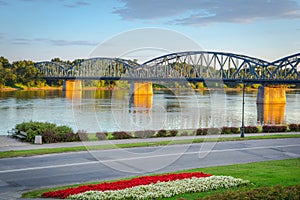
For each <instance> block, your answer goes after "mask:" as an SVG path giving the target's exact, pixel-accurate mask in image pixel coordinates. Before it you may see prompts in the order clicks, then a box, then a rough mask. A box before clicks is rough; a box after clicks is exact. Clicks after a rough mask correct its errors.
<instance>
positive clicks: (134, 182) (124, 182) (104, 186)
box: [42, 172, 212, 198]
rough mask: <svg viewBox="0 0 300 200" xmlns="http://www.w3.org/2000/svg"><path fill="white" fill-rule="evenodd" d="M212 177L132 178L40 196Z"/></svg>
mask: <svg viewBox="0 0 300 200" xmlns="http://www.w3.org/2000/svg"><path fill="white" fill-rule="evenodd" d="M209 176H212V175H211V174H204V173H202V172H193V173H181V174H164V175H158V176H141V177H137V178H132V179H130V180H121V181H116V182H104V183H100V184H92V185H84V186H79V187H76V188H68V189H65V190H58V191H53V192H46V193H44V194H43V195H42V196H43V197H48V198H67V197H68V196H70V195H73V194H80V193H83V192H86V191H90V190H94V191H95V190H96V191H106V190H122V189H126V188H131V187H135V186H140V185H149V184H155V183H157V182H167V181H175V180H182V179H189V178H192V177H195V178H203V177H209Z"/></svg>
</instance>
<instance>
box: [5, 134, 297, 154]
mask: <svg viewBox="0 0 300 200" xmlns="http://www.w3.org/2000/svg"><path fill="white" fill-rule="evenodd" d="M280 138H300V134H282V135H265V136H259V135H258V136H246V137H245V138H239V137H227V138H222V137H221V138H206V139H205V138H195V139H187V140H171V138H170V140H167V141H158V142H136V143H128V144H106V145H97V146H76V147H59V148H41V149H32V150H12V151H3V152H0V158H10V157H19V156H34V155H43V154H53V153H67V152H76V151H90V150H104V149H116V148H133V147H150V146H163V145H176V144H190V143H202V142H225V141H240V140H259V139H280Z"/></svg>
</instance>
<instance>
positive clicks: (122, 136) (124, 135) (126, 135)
mask: <svg viewBox="0 0 300 200" xmlns="http://www.w3.org/2000/svg"><path fill="white" fill-rule="evenodd" d="M112 135H113V138H114V139H129V138H132V136H131V135H130V134H129V133H126V132H124V131H115V132H113V133H112Z"/></svg>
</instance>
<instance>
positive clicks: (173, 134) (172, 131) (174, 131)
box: [170, 130, 178, 137]
mask: <svg viewBox="0 0 300 200" xmlns="http://www.w3.org/2000/svg"><path fill="white" fill-rule="evenodd" d="M177 134H178V130H170V136H171V137H175V136H176V135H177Z"/></svg>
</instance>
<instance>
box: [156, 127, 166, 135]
mask: <svg viewBox="0 0 300 200" xmlns="http://www.w3.org/2000/svg"><path fill="white" fill-rule="evenodd" d="M156 136H157V137H167V136H168V135H167V131H166V130H164V129H162V130H159V131H158V132H157V134H156Z"/></svg>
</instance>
